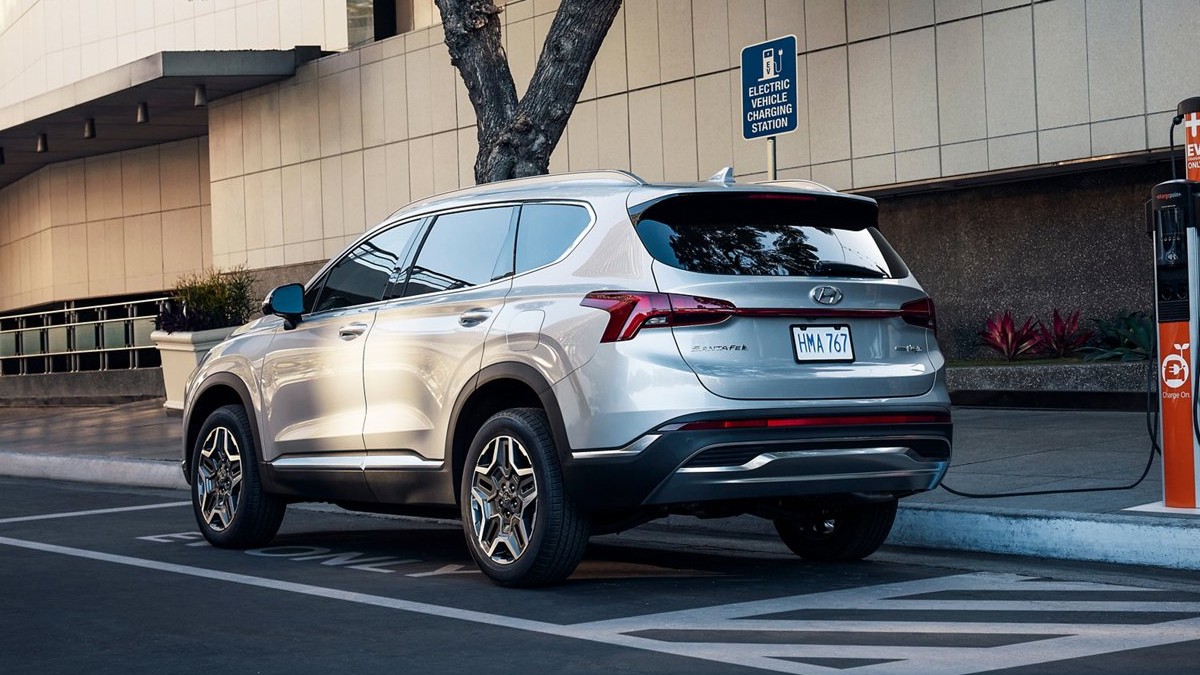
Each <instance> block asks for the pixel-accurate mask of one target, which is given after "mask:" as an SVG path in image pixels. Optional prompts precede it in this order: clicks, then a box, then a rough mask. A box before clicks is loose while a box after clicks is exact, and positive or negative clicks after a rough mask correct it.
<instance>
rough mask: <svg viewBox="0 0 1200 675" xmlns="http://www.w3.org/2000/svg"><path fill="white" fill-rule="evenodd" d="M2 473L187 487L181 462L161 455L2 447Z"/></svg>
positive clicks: (88, 481)
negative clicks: (32, 451) (67, 453)
mask: <svg viewBox="0 0 1200 675" xmlns="http://www.w3.org/2000/svg"><path fill="white" fill-rule="evenodd" d="M0 475H4V476H16V477H19V478H49V479H52V480H72V481H79V482H84V483H102V484H105V485H131V486H135V487H152V488H166V489H172V490H183V489H186V488H187V483H186V482H185V481H184V480H183V472H182V471H180V469H179V463H178V462H172V461H167V460H160V459H128V458H117V457H78V456H75V457H71V456H64V455H30V454H27V453H21V452H4V451H0Z"/></svg>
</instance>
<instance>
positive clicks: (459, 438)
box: [446, 363, 570, 503]
mask: <svg viewBox="0 0 1200 675" xmlns="http://www.w3.org/2000/svg"><path fill="white" fill-rule="evenodd" d="M508 408H540V409H542V410H544V411H545V413H546V417H547V419H549V421H550V432H551V434H552V435H553V436H554V445H555V446H556V448H557V451H558V456H559V461H560V463H562V462H563V461H564V458H565V457H567V456H569V455H570V444H569V442H568V440H567V432H566V426H565V424H564V423H563V417H562V411H561V410H560V409H559V406H558V400H557V399H556V398H555V396H554V392H553V391H551V389H550V383H549V382H547V381H546V378H545V377H543V376H542V374H541V373H540V372H538V371H537V369H535V368H533V367H532V366H528V365H526V364H523V363H498V364H495V365H491V366H488V367H487V368H484V369H483V370H482V371H480V372H479V374H478V375H476V376H475V381H474V383H473V385H472V386H470V387H468V388H467V389H465V390H464V391H463V393H462V394H461V395H460V396H459V398H458V400H457V401H456V402H455V404H454V409H453V412H452V413H451V418H450V419H451V423H450V427H449V428H450V433H449V434H448V435H447V437H446V457H448V458H449V459H450V480H451V482H452V485H453V490H454V501H455V503H458V501H459V498H460V494H459V492H460V482H461V478H462V472H463V465H464V463H465V461H466V457H467V451H468V450H470V447H471V441H472V440H474V438H475V432H476V431H477V430H478V429H479V428H480V427H481V426H483V423H484V422H486V421H487V420H488V418H489V417H491V416H492V415H494V414H496V413H498V412H500V411H501V410H506V409H508Z"/></svg>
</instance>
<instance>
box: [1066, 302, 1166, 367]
mask: <svg viewBox="0 0 1200 675" xmlns="http://www.w3.org/2000/svg"><path fill="white" fill-rule="evenodd" d="M1092 321H1094V322H1095V324H1096V330H1097V331H1098V332H1099V333H1100V346H1098V347H1090V348H1088V349H1085V350H1081V351H1084V352H1086V355H1085V356H1084V357H1083V358H1085V359H1087V360H1088V361H1106V360H1110V359H1112V360H1121V361H1145V360H1146V359H1148V358H1150V353H1151V352H1152V351H1154V342H1155V340H1156V336H1155V334H1154V322H1153V321H1151V320H1150V317H1148V316H1146V313H1145V312H1121V313H1119V314H1117V316H1116V317H1114V318H1113V319H1112V320H1111V321H1105V320H1103V319H1092Z"/></svg>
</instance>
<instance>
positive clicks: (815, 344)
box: [792, 326, 854, 363]
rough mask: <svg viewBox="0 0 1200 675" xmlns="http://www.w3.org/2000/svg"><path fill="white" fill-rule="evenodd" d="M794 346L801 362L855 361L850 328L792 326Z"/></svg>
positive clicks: (797, 358)
mask: <svg viewBox="0 0 1200 675" xmlns="http://www.w3.org/2000/svg"><path fill="white" fill-rule="evenodd" d="M792 346H793V347H794V348H795V350H796V360H797V361H800V362H805V363H807V362H812V361H844V362H850V361H853V360H854V343H853V342H851V340H850V326H792Z"/></svg>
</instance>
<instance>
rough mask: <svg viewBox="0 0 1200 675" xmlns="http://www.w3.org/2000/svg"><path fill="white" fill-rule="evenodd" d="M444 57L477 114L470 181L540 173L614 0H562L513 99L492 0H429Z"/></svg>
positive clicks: (617, 4)
mask: <svg viewBox="0 0 1200 675" xmlns="http://www.w3.org/2000/svg"><path fill="white" fill-rule="evenodd" d="M435 2H436V3H437V6H438V10H440V11H441V13H442V24H443V26H444V28H445V31H446V48H447V49H448V50H449V51H450V62H451V63H452V64H453V65H454V67H455V68H457V69H458V71H459V73H460V74H461V75H462V78H463V82H464V83H465V84H466V86H467V95H468V96H470V98H471V105H472V106H474V107H475V116H476V118H477V119H478V121H479V154H478V155H477V156H476V158H475V181H476V182H477V183H487V182H491V181H496V180H505V179H508V178H519V177H521V176H533V175H538V174H544V173H546V172H548V171H549V169H550V155H551V153H553V152H554V148H555V146H557V145H558V141H559V139H561V138H562V134H563V130H564V129H566V126H567V120H568V119H570V117H571V112H572V111H573V110H574V109H575V102H576V101H578V100H579V94H580V93H581V92H582V91H583V85H584V83H585V82H587V76H588V72H589V71H590V70H591V68H592V62H593V61H595V60H596V54H597V53H598V52H599V51H600V45H601V44H602V43H603V42H604V37H605V35H607V34H608V29H609V28H610V27H611V26H612V22H613V20H614V19H615V18H616V16H617V12H618V11H619V10H620V9H621V0H562V2H561V4H560V5H559V8H558V12H557V13H556V14H555V15H554V21H553V22H552V23H551V24H550V31H549V32H548V33H547V34H546V43H545V44H544V45H543V46H542V53H541V56H540V57H539V58H538V63H537V67H536V69H535V70H534V73H533V79H532V80H531V81H530V83H529V89H528V91H527V92H526V93H525V96H524V98H522V99H521V100H520V101H519V102H518V101H517V96H516V88H515V86H514V85H513V79H512V71H511V70H509V67H508V57H507V56H506V55H505V53H504V47H503V45H502V44H501V42H500V19H499V16H498V15H499V13H500V10H499V9H497V7H496V5H495V4H494V3H493V2H492V0H435Z"/></svg>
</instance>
